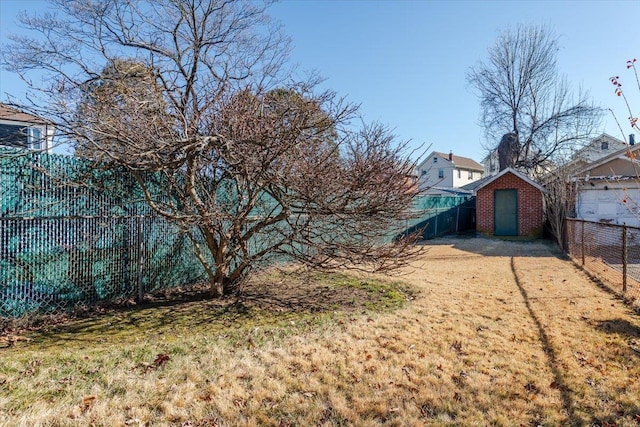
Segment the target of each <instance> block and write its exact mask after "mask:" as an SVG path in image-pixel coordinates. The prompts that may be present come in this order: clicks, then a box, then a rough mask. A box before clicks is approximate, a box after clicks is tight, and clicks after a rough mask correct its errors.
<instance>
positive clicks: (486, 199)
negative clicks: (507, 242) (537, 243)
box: [476, 172, 544, 238]
mask: <svg viewBox="0 0 640 427" xmlns="http://www.w3.org/2000/svg"><path fill="white" fill-rule="evenodd" d="M495 190H518V235H519V236H528V237H533V238H536V237H540V236H542V226H543V221H544V216H543V215H544V213H543V203H542V192H541V191H540V190H538V189H537V188H536V187H534V186H532V185H531V184H529V183H528V182H526V181H524V180H522V179H521V178H519V177H518V176H516V175H514V174H512V173H511V172H507V173H506V174H504V175H503V176H501V177H500V178H498V179H496V180H495V181H493V182H492V183H490V184H489V185H487V186H485V187H482V188H481V189H479V190H478V192H477V194H476V230H477V231H478V232H479V233H482V234H487V235H493V200H494V199H493V197H494V196H493V193H494V191H495Z"/></svg>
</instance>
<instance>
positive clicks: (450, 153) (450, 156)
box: [449, 151, 453, 162]
mask: <svg viewBox="0 0 640 427" xmlns="http://www.w3.org/2000/svg"><path fill="white" fill-rule="evenodd" d="M449 161H450V162H453V151H449Z"/></svg>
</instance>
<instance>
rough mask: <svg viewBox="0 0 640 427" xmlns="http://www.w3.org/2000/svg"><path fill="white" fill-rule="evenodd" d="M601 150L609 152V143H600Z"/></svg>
mask: <svg viewBox="0 0 640 427" xmlns="http://www.w3.org/2000/svg"><path fill="white" fill-rule="evenodd" d="M600 149H601V150H608V149H609V142H607V141H604V140H603V141H600Z"/></svg>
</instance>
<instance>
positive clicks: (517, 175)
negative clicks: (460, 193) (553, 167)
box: [476, 168, 544, 193]
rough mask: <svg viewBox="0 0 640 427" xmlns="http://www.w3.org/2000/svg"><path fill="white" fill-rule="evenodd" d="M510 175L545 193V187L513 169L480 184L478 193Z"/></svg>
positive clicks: (505, 170)
mask: <svg viewBox="0 0 640 427" xmlns="http://www.w3.org/2000/svg"><path fill="white" fill-rule="evenodd" d="M508 173H511V174H513V175H515V176H516V177H518V178H520V179H521V180H523V181H525V182H526V183H527V184H529V185H532V186H534V187H535V188H537V189H538V190H540V191H542V192H543V193H544V187H542V186H541V185H540V184H538V183H537V182H535V181H534V180H532V179H531V178H529V177H528V176H526V175H525V174H523V173H521V172H518V171H517V170H515V169H513V168H506V169H503V170H501V171H500V172H499V173H498V174H496V175H493V176H492V177H490V178H489V179H487V180H486V181H484V182H483V183H482V184H480V185H479V186H478V187H477V188H476V192H478V191H480V189H481V188H484V187H486V186H487V185H489V184H491V183H492V182H493V181H496V180H497V179H499V178H501V177H503V176H504V175H506V174H508Z"/></svg>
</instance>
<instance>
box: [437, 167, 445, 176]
mask: <svg viewBox="0 0 640 427" xmlns="http://www.w3.org/2000/svg"><path fill="white" fill-rule="evenodd" d="M438 178H444V169H438Z"/></svg>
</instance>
